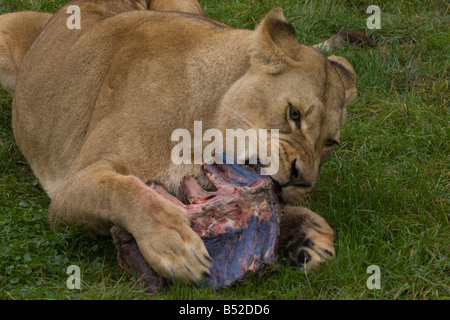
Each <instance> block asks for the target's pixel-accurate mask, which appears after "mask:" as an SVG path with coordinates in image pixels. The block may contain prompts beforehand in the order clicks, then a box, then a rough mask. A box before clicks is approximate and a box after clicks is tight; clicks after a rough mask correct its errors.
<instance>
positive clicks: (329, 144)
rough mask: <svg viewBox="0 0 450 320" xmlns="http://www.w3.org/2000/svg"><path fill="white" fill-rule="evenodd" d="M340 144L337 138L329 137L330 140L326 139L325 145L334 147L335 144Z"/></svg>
mask: <svg viewBox="0 0 450 320" xmlns="http://www.w3.org/2000/svg"><path fill="white" fill-rule="evenodd" d="M338 145H339V142H338V141H336V140H332V139H329V140H327V141H325V146H327V147H334V146H338Z"/></svg>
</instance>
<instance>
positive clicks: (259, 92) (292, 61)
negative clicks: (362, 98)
mask: <svg viewBox="0 0 450 320" xmlns="http://www.w3.org/2000/svg"><path fill="white" fill-rule="evenodd" d="M252 41H253V42H252V45H251V46H250V50H249V57H250V59H249V60H250V68H249V70H248V71H247V72H246V73H245V75H244V76H243V77H241V78H240V79H239V80H238V81H237V82H236V83H235V84H234V85H233V86H232V87H231V88H230V89H229V90H228V92H227V94H226V95H225V97H224V99H223V101H222V108H221V110H222V115H221V117H220V118H221V120H222V124H221V126H222V128H234V127H239V128H247V129H249V128H254V129H255V128H260V129H261V128H262V129H267V130H270V129H278V130H279V170H278V172H277V173H276V174H274V175H272V179H273V180H274V181H276V182H277V183H278V184H279V185H280V187H281V190H282V198H283V200H284V201H296V200H300V199H302V198H304V197H305V196H306V195H308V194H309V193H310V192H311V190H312V189H313V187H314V185H315V184H316V181H317V177H318V169H319V165H320V163H322V162H323V161H324V160H325V159H326V158H328V157H329V156H330V154H331V153H332V152H333V150H334V149H335V148H336V147H337V146H338V145H339V144H340V137H341V125H342V123H343V121H344V118H345V106H346V105H348V104H349V103H350V102H351V101H352V100H353V99H354V98H355V96H356V75H355V72H354V70H353V68H352V66H351V65H350V63H349V62H348V61H347V60H345V59H344V58H342V57H337V56H331V57H328V58H327V57H326V56H325V55H323V54H322V53H321V52H319V51H318V50H316V49H314V48H312V47H309V46H306V45H302V44H300V43H299V42H298V40H297V35H296V32H295V29H294V27H293V26H292V25H291V24H290V23H289V22H287V20H286V19H285V17H284V16H283V13H282V10H281V9H274V10H272V11H271V12H270V13H269V14H268V15H267V16H266V18H265V19H264V20H263V22H262V23H261V24H260V25H259V27H258V28H257V29H256V31H255V32H254V37H253V39H252ZM236 116H238V117H236ZM236 118H237V119H240V121H238V122H239V123H238V124H237V123H236Z"/></svg>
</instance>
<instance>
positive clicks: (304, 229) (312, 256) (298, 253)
mask: <svg viewBox="0 0 450 320" xmlns="http://www.w3.org/2000/svg"><path fill="white" fill-rule="evenodd" d="M283 210H284V215H283V216H282V218H281V226H280V240H279V251H281V255H282V256H283V257H285V258H288V259H289V260H290V261H291V263H292V264H294V265H295V266H298V267H300V268H302V269H304V270H313V269H315V268H317V267H318V266H319V265H320V264H321V263H323V262H324V261H326V260H329V259H333V258H334V257H335V251H334V245H333V242H334V232H333V230H332V229H331V227H330V226H329V225H328V223H327V222H326V221H325V219H323V218H322V217H320V216H319V215H318V214H316V213H314V212H312V211H311V210H309V209H307V208H304V207H291V206H285V207H284V208H283Z"/></svg>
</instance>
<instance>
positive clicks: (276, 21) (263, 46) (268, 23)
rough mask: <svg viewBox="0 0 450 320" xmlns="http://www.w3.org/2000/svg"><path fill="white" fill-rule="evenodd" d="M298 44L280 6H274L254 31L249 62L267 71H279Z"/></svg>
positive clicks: (292, 55) (292, 56) (291, 57)
mask: <svg viewBox="0 0 450 320" xmlns="http://www.w3.org/2000/svg"><path fill="white" fill-rule="evenodd" d="M298 45H299V43H298V40H297V33H296V31H295V28H294V26H293V25H292V24H290V23H289V22H288V21H287V20H286V18H285V17H284V15H283V10H282V9H281V8H275V9H273V10H272V11H270V12H269V13H268V14H267V15H266V17H265V18H264V20H263V21H262V22H261V24H260V25H259V26H258V27H257V28H256V30H255V32H254V37H253V42H252V45H251V47H250V55H251V63H252V65H256V66H259V67H262V68H263V69H264V70H265V71H266V72H268V73H271V74H276V73H279V72H281V71H282V70H283V69H284V67H285V66H286V65H287V64H288V63H289V61H290V60H292V59H293V58H294V57H295V55H296V51H297V50H298Z"/></svg>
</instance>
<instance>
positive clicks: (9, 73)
mask: <svg viewBox="0 0 450 320" xmlns="http://www.w3.org/2000/svg"><path fill="white" fill-rule="evenodd" d="M51 16H52V15H51V14H50V13H44V12H17V13H7V14H4V15H2V16H0V83H1V84H2V85H3V86H4V87H5V89H6V90H8V92H10V93H11V94H12V93H14V88H15V86H16V78H17V72H18V70H19V67H20V63H21V62H22V59H23V56H24V55H25V53H26V52H27V51H28V48H29V47H30V46H31V44H32V43H33V41H34V39H36V37H37V35H38V34H39V33H40V32H41V31H42V29H43V28H44V25H45V24H46V23H47V21H48V20H49V19H50V17H51Z"/></svg>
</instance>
